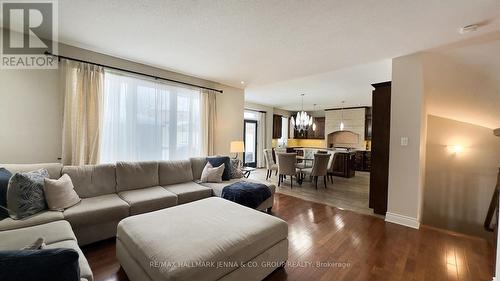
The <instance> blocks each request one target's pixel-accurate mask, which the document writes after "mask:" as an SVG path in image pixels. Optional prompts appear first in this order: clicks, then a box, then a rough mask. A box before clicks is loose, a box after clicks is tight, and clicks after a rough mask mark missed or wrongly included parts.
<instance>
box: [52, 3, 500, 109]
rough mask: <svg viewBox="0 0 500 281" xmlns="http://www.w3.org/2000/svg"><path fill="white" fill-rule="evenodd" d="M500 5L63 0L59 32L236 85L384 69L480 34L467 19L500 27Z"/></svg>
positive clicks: (80, 43)
mask: <svg viewBox="0 0 500 281" xmlns="http://www.w3.org/2000/svg"><path fill="white" fill-rule="evenodd" d="M499 13H500V1H498V0H419V1H415V0H365V1H343V0H330V1H320V0H316V1H303V0H281V1H280V0H276V1H269V0H255V1H230V0H227V1H224V0H219V1H161V0H142V1H137V0H110V1H100V0H64V1H59V30H60V36H59V39H60V41H61V42H63V43H66V44H69V45H74V46H77V47H82V48H86V49H90V50H93V51H97V52H101V53H105V54H110V55H113V56H117V57H122V58H126V59H130V60H133V61H136V62H142V63H146V64H149V65H153V66H158V67H161V68H165V69H169V70H174V71H178V72H181V73H185V74H190V75H193V76H197V77H201V78H205V79H209V80H213V81H217V82H221V83H224V84H228V85H233V86H237V87H242V85H241V84H240V81H241V80H244V81H246V84H245V85H246V86H248V87H249V89H257V88H259V89H263V88H262V87H263V85H265V84H269V85H270V87H272V86H273V85H275V83H276V82H278V81H286V80H290V79H295V78H298V77H304V76H310V75H314V74H318V73H326V72H328V73H331V72H332V71H335V70H339V69H343V68H348V67H352V66H356V65H361V64H367V63H370V62H378V63H373V64H370V65H372V66H373V69H374V70H377V69H379V67H380V68H384V69H385V67H384V66H382V65H383V64H384V63H383V62H381V61H383V60H387V59H391V58H393V57H397V56H400V55H405V54H409V53H414V52H416V51H420V50H424V49H428V48H431V47H435V46H439V45H441V44H444V43H448V42H453V41H457V40H461V39H463V38H465V37H468V36H472V35H460V34H458V32H457V30H458V28H459V27H462V26H464V25H467V24H471V23H476V22H483V21H490V23H489V24H488V25H486V26H485V27H483V28H482V29H481V30H480V31H479V32H477V33H476V34H480V33H484V32H489V31H492V30H494V29H496V28H499V26H500V23H499V21H498V20H496V19H497V18H498V16H499ZM378 64H380V65H378ZM360 69H361V70H362V71H364V70H365V69H364V68H363V67H361V68H360ZM347 71H349V70H347ZM339 73H344V71H341V72H339ZM378 74H379V73H374V77H378V76H376V75H378ZM385 74H387V73H385ZM324 77H325V78H327V79H331V78H332V76H330V75H329V74H324ZM304 79H305V80H306V81H315V80H314V78H310V80H308V79H307V78H304ZM333 80H335V79H333ZM351 80H352V79H351V78H349V77H348V78H347V82H348V83H346V84H352V83H351V82H352V81H351ZM292 81H296V80H292ZM323 82H328V81H326V80H325V81H323ZM359 83H365V81H360V82H359ZM342 87H343V86H342V84H340V85H333V86H331V87H326V89H327V91H325V92H323V93H322V98H321V101H323V100H326V99H325V97H326V96H330V95H332V94H336V93H337V91H336V90H337V89H340V90H339V91H338V92H340V93H342V92H343V91H342ZM363 87H366V86H365V85H363ZM300 88H301V87H298V88H297V92H295V93H292V92H290V95H292V96H291V97H287V100H286V104H289V103H290V102H291V101H292V100H294V101H295V100H298V92H299V91H300V90H301V89H300ZM302 88H304V87H302ZM303 90H307V89H303ZM334 90H335V91H334ZM262 93H267V91H262ZM311 93H315V90H314V89H313V90H311ZM259 95H260V97H262V99H264V97H265V98H266V103H273V104H274V105H277V106H287V105H286V104H285V103H283V104H282V103H281V101H283V98H282V96H281V94H280V98H279V99H274V100H272V99H267V98H268V97H267V96H266V95H267V94H260V93H258V92H253V93H251V94H249V98H251V99H256V98H258V97H259ZM361 95H366V93H365V92H362V93H361ZM288 100H290V101H288ZM318 100H320V99H318ZM358 100H362V99H361V98H359V99H358V98H356V99H353V102H354V103H356V102H357V101H358ZM331 103H332V104H334V103H338V102H337V101H336V100H335V101H331ZM322 104H323V102H322ZM325 106H326V104H325ZM328 106H330V105H328Z"/></svg>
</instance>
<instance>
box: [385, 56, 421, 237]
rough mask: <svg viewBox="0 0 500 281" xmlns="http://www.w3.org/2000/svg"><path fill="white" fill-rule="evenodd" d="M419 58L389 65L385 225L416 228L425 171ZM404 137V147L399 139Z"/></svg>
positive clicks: (418, 219)
mask: <svg viewBox="0 0 500 281" xmlns="http://www.w3.org/2000/svg"><path fill="white" fill-rule="evenodd" d="M425 112H426V111H425V95H424V81H423V67H422V60H421V54H413V55H409V56H404V57H399V58H395V59H393V61H392V90H391V133H390V152H389V187H388V188H389V192H388V204H387V205H388V206H387V215H386V221H389V222H395V223H399V224H404V225H407V226H410V227H414V228H418V227H419V222H420V214H421V206H422V192H423V182H424V168H425V134H426V113H425ZM402 137H407V138H408V140H409V142H408V145H407V146H402V145H401V138H402Z"/></svg>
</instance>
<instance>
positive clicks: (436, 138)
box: [422, 115, 500, 237]
mask: <svg viewBox="0 0 500 281" xmlns="http://www.w3.org/2000/svg"><path fill="white" fill-rule="evenodd" d="M449 145H462V146H463V147H464V150H463V151H462V152H460V153H458V154H456V155H454V154H452V153H451V152H450V151H448V149H447V146H449ZM499 167H500V138H499V137H495V136H494V135H493V133H492V130H491V129H489V128H485V127H481V126H477V125H473V124H469V123H463V122H459V121H456V120H452V119H446V118H441V117H437V116H433V115H429V116H428V126H427V159H426V179H425V189H424V208H423V217H422V222H423V223H425V224H429V225H433V226H437V227H440V228H444V229H449V230H453V231H457V232H462V233H466V234H472V235H478V236H484V237H489V236H491V233H490V232H486V231H485V230H484V229H483V222H484V219H485V217H486V212H487V210H488V206H489V203H490V200H491V196H492V195H493V191H494V189H495V185H496V181H497V173H498V168H499Z"/></svg>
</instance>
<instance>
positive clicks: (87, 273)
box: [46, 240, 94, 281]
mask: <svg viewBox="0 0 500 281" xmlns="http://www.w3.org/2000/svg"><path fill="white" fill-rule="evenodd" d="M55 248H66V249H73V250H75V251H76V252H77V253H78V256H79V258H78V264H79V266H80V277H81V278H84V279H87V280H88V281H92V280H93V279H94V278H93V276H92V270H91V269H90V265H89V262H88V261H87V258H85V255H84V254H83V252H82V250H81V249H80V247H79V246H78V242H77V241H76V240H64V241H59V242H55V243H52V244H49V245H47V246H46V249H55Z"/></svg>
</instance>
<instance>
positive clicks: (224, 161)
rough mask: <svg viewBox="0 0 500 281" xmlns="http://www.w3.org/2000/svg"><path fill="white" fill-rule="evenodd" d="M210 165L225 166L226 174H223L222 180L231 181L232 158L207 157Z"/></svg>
mask: <svg viewBox="0 0 500 281" xmlns="http://www.w3.org/2000/svg"><path fill="white" fill-rule="evenodd" d="M207 161H208V163H210V165H212V167H219V166H220V165H222V164H224V173H222V180H223V181H228V180H230V179H231V158H229V156H209V157H207Z"/></svg>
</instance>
